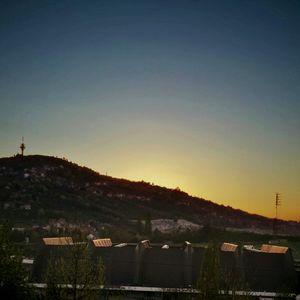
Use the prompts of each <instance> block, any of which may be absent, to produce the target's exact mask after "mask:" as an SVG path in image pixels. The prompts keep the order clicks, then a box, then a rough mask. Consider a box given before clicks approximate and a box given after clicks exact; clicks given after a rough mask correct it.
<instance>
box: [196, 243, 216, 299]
mask: <svg viewBox="0 0 300 300" xmlns="http://www.w3.org/2000/svg"><path fill="white" fill-rule="evenodd" d="M197 288H198V289H199V291H200V294H199V298H198V299H199V300H215V299H219V290H220V263H219V249H218V246H217V244H216V243H211V244H210V245H209V246H208V247H207V248H206V250H205V252H204V257H203V262H202V265H201V270H200V278H199V280H198V284H197Z"/></svg>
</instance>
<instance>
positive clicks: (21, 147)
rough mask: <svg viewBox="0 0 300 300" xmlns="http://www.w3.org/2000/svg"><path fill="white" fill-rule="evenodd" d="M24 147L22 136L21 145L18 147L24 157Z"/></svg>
mask: <svg viewBox="0 0 300 300" xmlns="http://www.w3.org/2000/svg"><path fill="white" fill-rule="evenodd" d="M25 148H26V146H25V144H24V136H22V143H21V146H20V149H21V155H22V156H24V150H25Z"/></svg>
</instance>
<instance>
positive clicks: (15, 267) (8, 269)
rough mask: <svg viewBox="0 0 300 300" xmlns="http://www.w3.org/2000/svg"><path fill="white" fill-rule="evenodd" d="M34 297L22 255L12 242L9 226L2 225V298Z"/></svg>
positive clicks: (0, 262)
mask: <svg viewBox="0 0 300 300" xmlns="http://www.w3.org/2000/svg"><path fill="white" fill-rule="evenodd" d="M34 297H35V295H34V293H33V290H32V289H31V288H30V287H29V286H28V279H27V274H26V271H25V269H24V268H23V266H22V256H21V255H20V253H19V251H18V250H17V249H16V248H15V247H14V245H13V243H12V242H11V239H10V229H9V226H8V225H7V224H5V225H0V298H1V299H8V300H9V299H12V300H18V299H20V300H21V299H22V300H23V299H24V300H27V299H34Z"/></svg>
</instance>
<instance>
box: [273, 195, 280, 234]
mask: <svg viewBox="0 0 300 300" xmlns="http://www.w3.org/2000/svg"><path fill="white" fill-rule="evenodd" d="M279 206H281V194H280V193H276V194H275V219H274V222H273V234H274V235H275V234H277V229H278V207H279Z"/></svg>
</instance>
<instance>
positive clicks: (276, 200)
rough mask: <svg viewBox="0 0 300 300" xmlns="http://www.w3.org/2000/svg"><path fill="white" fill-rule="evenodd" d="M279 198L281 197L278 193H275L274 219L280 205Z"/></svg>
mask: <svg viewBox="0 0 300 300" xmlns="http://www.w3.org/2000/svg"><path fill="white" fill-rule="evenodd" d="M280 196H281V195H280V193H276V198H275V209H276V219H277V217H278V206H280V205H281V199H280Z"/></svg>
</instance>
